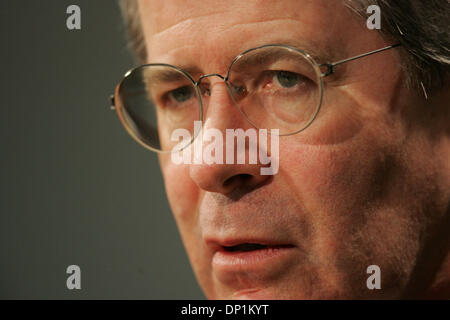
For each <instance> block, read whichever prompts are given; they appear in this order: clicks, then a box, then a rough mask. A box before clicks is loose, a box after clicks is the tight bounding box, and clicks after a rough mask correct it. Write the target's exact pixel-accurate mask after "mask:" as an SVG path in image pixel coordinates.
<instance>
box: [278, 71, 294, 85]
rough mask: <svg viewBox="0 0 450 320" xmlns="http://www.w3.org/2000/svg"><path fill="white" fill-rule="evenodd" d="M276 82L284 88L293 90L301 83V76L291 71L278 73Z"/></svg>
mask: <svg viewBox="0 0 450 320" xmlns="http://www.w3.org/2000/svg"><path fill="white" fill-rule="evenodd" d="M275 77H276V82H277V83H278V84H279V85H280V86H282V87H283V88H292V87H293V86H295V85H297V84H299V83H300V75H299V74H297V73H294V72H289V71H278V72H277V73H276V74H275Z"/></svg>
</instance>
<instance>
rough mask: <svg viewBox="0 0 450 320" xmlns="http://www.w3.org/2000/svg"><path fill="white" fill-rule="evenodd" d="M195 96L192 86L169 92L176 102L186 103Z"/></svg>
mask: <svg viewBox="0 0 450 320" xmlns="http://www.w3.org/2000/svg"><path fill="white" fill-rule="evenodd" d="M194 95H195V93H194V89H193V88H192V87H191V86H184V87H181V88H178V89H175V90H172V91H170V92H169V96H170V97H171V98H172V99H173V100H175V101H176V102H179V103H181V102H185V101H187V100H189V99H191V98H192V97H193V96H194Z"/></svg>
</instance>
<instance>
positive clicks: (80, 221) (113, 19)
mask: <svg viewBox="0 0 450 320" xmlns="http://www.w3.org/2000/svg"><path fill="white" fill-rule="evenodd" d="M70 4H77V5H79V6H80V7H81V26H82V29H81V30H80V31H69V30H67V28H66V19H67V17H68V15H67V14H66V8H67V7H68V6H69V5H70ZM0 32H1V50H0V58H1V59H0V61H1V69H0V70H1V79H0V88H1V100H0V101H1V111H2V114H1V116H0V119H1V125H0V130H1V134H0V137H1V165H0V168H1V169H0V178H1V201H0V203H1V207H0V298H3V299H5V298H6V299H11V298H15V299H171V298H173V299H185V298H189V299H202V298H204V296H203V294H202V293H201V291H200V289H199V287H198V285H197V283H196V281H195V278H194V276H193V273H192V270H191V267H190V265H189V262H188V259H187V256H186V253H185V251H184V248H183V246H182V243H181V240H180V237H179V234H178V231H177V229H176V225H175V221H174V219H173V217H172V215H171V212H170V209H169V207H168V204H167V199H166V196H165V192H164V186H163V181H162V177H161V174H160V172H159V168H158V163H157V158H156V156H155V155H154V154H153V153H152V152H150V151H147V150H145V149H144V148H142V147H140V146H139V145H138V144H137V143H136V142H134V140H132V139H131V137H129V136H128V135H127V133H126V132H125V130H124V129H123V128H122V127H121V125H120V123H119V120H118V119H117V117H116V115H115V113H114V111H110V109H109V103H108V97H109V95H110V94H111V93H112V91H113V89H114V86H115V85H116V83H117V82H118V81H119V80H120V79H121V77H122V75H123V74H124V72H125V71H126V70H127V69H129V68H131V67H132V66H133V65H134V62H133V59H132V57H131V55H130V53H129V52H128V51H127V48H126V44H125V36H124V30H123V26H122V25H121V18H120V13H119V10H118V5H117V3H116V1H113V0H85V1H83V0H76V1H64V0H40V1H36V0H28V1H23V0H21V1H18V0H2V1H1V2H0ZM71 264H76V265H79V266H80V267H81V286H82V289H81V290H72V291H70V290H68V289H67V288H66V278H67V277H68V275H67V274H66V268H67V266H68V265H71Z"/></svg>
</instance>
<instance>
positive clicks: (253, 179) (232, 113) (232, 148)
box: [189, 77, 270, 195]
mask: <svg viewBox="0 0 450 320" xmlns="http://www.w3.org/2000/svg"><path fill="white" fill-rule="evenodd" d="M221 78H222V77H221ZM222 80H223V78H222ZM202 100H203V107H204V116H203V128H202V132H201V134H200V135H198V136H197V138H196V141H194V143H193V144H192V145H191V147H193V148H198V147H199V146H201V150H202V151H201V153H203V154H201V156H202V159H201V161H200V163H197V164H196V163H195V162H194V163H193V164H191V165H190V168H189V171H190V176H191V179H192V180H193V181H194V182H195V183H196V185H197V186H198V187H199V188H200V189H202V190H204V191H207V192H214V193H221V194H224V195H228V194H230V193H232V192H233V191H236V190H237V189H239V190H241V191H243V192H250V191H252V190H254V189H256V188H258V187H260V186H262V185H264V184H265V183H266V182H267V181H268V179H270V176H268V175H262V174H261V167H263V165H262V164H261V163H260V161H259V160H258V149H259V148H258V141H257V139H258V132H257V130H256V129H255V128H253V127H252V126H251V125H250V124H249V123H248V122H247V121H246V120H245V118H244V117H243V115H242V114H241V113H240V111H239V110H238V108H237V107H236V106H235V105H234V103H233V100H232V98H231V96H230V94H229V91H228V90H227V85H226V83H225V82H224V81H221V80H218V81H215V82H214V83H211V85H210V90H209V94H208V95H204V96H203V97H202ZM237 129H241V132H244V131H245V132H247V131H246V130H248V129H250V130H254V133H255V136H256V141H254V140H253V141H250V139H251V138H245V140H244V141H245V143H244V144H242V145H245V148H244V149H243V150H242V149H241V148H238V141H237V140H238V139H235V137H234V136H233V137H232V138H230V137H229V136H227V135H230V134H231V133H230V132H237V131H235V130H237ZM227 132H228V133H227ZM219 135H220V136H221V137H219ZM211 136H213V137H214V138H211ZM202 138H203V139H202ZM220 142H222V143H220ZM251 143H253V144H256V155H253V156H256V159H257V161H256V163H250V161H249V160H250V158H251V154H250V153H252V152H255V148H252V147H250V146H251ZM212 144H214V145H213V146H212ZM214 147H215V148H214ZM212 149H214V152H211V150H212ZM194 152H196V151H194ZM197 152H198V150H197ZM238 152H240V153H244V155H245V162H244V163H237V162H238V161H237V158H238ZM220 153H222V156H220ZM229 153H232V156H230V154H229ZM211 155H214V156H215V157H213V159H215V160H216V161H205V160H207V159H206V158H207V157H208V156H211ZM227 156H228V159H227ZM241 156H242V154H241ZM220 159H222V163H221V162H220V161H217V160H220ZM227 160H232V161H231V163H230V161H227ZM266 166H267V165H266Z"/></svg>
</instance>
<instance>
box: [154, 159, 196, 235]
mask: <svg viewBox="0 0 450 320" xmlns="http://www.w3.org/2000/svg"><path fill="white" fill-rule="evenodd" d="M160 166H161V170H162V173H163V177H164V183H165V188H166V193H167V198H168V200H169V204H170V207H171V209H172V212H173V214H174V216H175V219H176V221H177V223H178V224H179V226H180V227H183V225H181V222H183V223H190V224H192V223H194V219H195V216H196V215H195V214H193V213H194V212H196V211H197V207H198V199H199V189H198V187H197V185H196V184H195V183H194V181H193V180H192V179H191V178H190V175H189V165H184V164H181V165H176V164H174V163H173V162H172V161H171V159H170V156H168V155H163V156H160Z"/></svg>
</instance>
